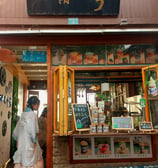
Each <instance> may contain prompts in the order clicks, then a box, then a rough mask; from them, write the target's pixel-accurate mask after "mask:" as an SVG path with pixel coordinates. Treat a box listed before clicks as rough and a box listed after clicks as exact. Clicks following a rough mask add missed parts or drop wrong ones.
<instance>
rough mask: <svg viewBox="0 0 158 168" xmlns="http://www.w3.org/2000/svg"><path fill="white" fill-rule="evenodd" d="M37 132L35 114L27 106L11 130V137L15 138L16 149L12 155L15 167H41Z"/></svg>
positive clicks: (41, 160) (40, 152)
mask: <svg viewBox="0 0 158 168" xmlns="http://www.w3.org/2000/svg"><path fill="white" fill-rule="evenodd" d="M38 132H39V128H38V120H37V116H36V114H35V113H34V112H33V111H32V110H31V109H30V108H28V107H27V108H26V109H25V111H24V112H23V113H22V115H21V118H20V119H19V121H18V123H17V125H16V127H15V130H14V132H13V137H14V138H15V139H16V140H17V151H16V152H15V154H14V156H13V160H14V164H15V168H24V167H31V168H43V159H42V150H41V148H40V146H39V143H38V140H37V134H38Z"/></svg>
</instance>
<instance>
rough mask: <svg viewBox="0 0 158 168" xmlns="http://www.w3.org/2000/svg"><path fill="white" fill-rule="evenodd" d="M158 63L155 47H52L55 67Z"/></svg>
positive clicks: (123, 45) (157, 53)
mask: <svg viewBox="0 0 158 168" xmlns="http://www.w3.org/2000/svg"><path fill="white" fill-rule="evenodd" d="M153 63H158V51H157V49H156V47H155V45H152V44H147V45H146V44H145V45H139V44H137V45H135V44H134V45H132V44H128V45H125V44H122V45H85V46H80V45H77V46H75V45H67V46H52V64H53V65H61V64H62V65H65V64H67V65H76V66H85V65H86V66H93V65H100V66H101V65H102V66H103V65H118V64H123V65H128V64H138V65H139V64H153Z"/></svg>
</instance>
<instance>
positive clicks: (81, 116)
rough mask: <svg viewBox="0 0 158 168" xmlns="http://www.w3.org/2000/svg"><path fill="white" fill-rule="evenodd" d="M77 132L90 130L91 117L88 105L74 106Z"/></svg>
mask: <svg viewBox="0 0 158 168" xmlns="http://www.w3.org/2000/svg"><path fill="white" fill-rule="evenodd" d="M72 110H73V116H74V121H75V126H76V130H78V131H82V130H83V131H84V130H90V125H91V116H90V111H89V105H88V104H75V103H74V104H72Z"/></svg>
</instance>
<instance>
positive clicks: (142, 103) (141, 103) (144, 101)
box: [140, 99, 146, 107]
mask: <svg viewBox="0 0 158 168" xmlns="http://www.w3.org/2000/svg"><path fill="white" fill-rule="evenodd" d="M140 106H141V107H145V106H146V100H145V99H140Z"/></svg>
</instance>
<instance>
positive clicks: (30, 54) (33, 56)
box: [22, 50, 47, 62]
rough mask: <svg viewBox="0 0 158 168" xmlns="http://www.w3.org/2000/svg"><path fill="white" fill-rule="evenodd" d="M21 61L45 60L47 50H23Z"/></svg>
mask: <svg viewBox="0 0 158 168" xmlns="http://www.w3.org/2000/svg"><path fill="white" fill-rule="evenodd" d="M22 61H23V62H47V52H46V51H29V50H23V52H22Z"/></svg>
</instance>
